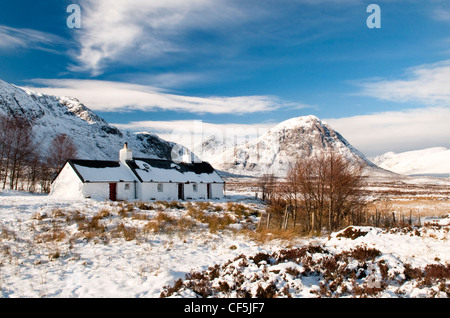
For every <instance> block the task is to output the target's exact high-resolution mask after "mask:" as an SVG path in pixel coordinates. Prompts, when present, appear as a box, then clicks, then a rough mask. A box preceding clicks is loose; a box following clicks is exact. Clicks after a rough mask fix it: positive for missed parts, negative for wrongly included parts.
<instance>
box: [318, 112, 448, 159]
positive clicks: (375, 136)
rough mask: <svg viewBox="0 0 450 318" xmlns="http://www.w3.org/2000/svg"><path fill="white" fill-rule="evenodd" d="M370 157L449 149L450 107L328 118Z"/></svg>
mask: <svg viewBox="0 0 450 318" xmlns="http://www.w3.org/2000/svg"><path fill="white" fill-rule="evenodd" d="M325 121H326V122H328V123H329V124H330V125H331V126H332V127H333V128H334V129H336V130H337V131H339V132H340V133H341V134H342V135H343V136H344V137H345V138H346V139H347V140H348V141H349V142H350V143H351V144H352V145H353V146H355V147H356V148H358V149H359V150H361V151H362V152H363V153H364V154H366V155H368V156H375V155H380V154H383V153H385V152H388V151H394V152H402V151H410V150H418V149H424V148H429V147H442V146H443V147H447V148H450V140H449V138H448V136H450V125H449V124H448V123H449V122H450V109H449V108H445V107H429V108H428V107H427V108H420V109H406V110H402V111H390V112H382V113H375V114H371V115H364V116H352V117H345V118H332V119H325Z"/></svg>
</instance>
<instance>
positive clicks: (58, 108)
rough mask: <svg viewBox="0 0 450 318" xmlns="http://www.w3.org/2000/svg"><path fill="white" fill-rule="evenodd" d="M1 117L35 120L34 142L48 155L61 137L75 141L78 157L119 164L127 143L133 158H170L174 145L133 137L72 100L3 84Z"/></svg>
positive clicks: (151, 137) (154, 137) (143, 136)
mask: <svg viewBox="0 0 450 318" xmlns="http://www.w3.org/2000/svg"><path fill="white" fill-rule="evenodd" d="M0 114H3V115H8V114H10V115H24V116H25V117H26V118H27V119H29V120H34V128H33V133H34V139H35V141H36V142H38V143H39V144H40V150H41V151H42V152H43V154H44V153H45V151H46V150H47V149H48V147H49V144H50V142H51V140H52V139H53V138H54V137H55V136H56V135H57V134H60V133H65V134H67V135H69V136H70V137H72V138H73V140H74V142H75V144H76V145H77V147H78V157H79V158H83V159H94V160H118V159H119V150H120V149H121V148H122V147H123V144H124V143H125V142H128V145H129V146H130V148H131V149H132V150H133V155H134V156H140V157H149V158H170V154H171V151H172V148H173V146H174V145H175V144H174V143H172V142H168V141H165V140H163V139H161V138H159V137H158V136H157V135H154V134H144V133H140V134H133V133H131V132H128V131H122V130H119V129H117V128H116V127H114V126H111V125H109V124H108V123H107V122H106V121H105V120H103V119H102V118H100V117H99V116H97V115H96V114H95V113H94V112H92V111H91V110H90V109H88V108H87V107H86V106H84V105H83V104H82V103H81V102H80V101H79V100H77V99H75V98H70V97H57V96H51V95H45V94H40V93H35V92H31V91H25V90H23V89H21V88H19V87H17V86H14V85H11V84H9V83H6V82H4V81H2V80H0Z"/></svg>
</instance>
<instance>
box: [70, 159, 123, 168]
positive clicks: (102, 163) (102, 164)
mask: <svg viewBox="0 0 450 318" xmlns="http://www.w3.org/2000/svg"><path fill="white" fill-rule="evenodd" d="M68 161H69V162H70V163H72V164H76V165H79V166H83V167H88V168H115V167H120V162H119V161H108V160H82V159H70V160H68Z"/></svg>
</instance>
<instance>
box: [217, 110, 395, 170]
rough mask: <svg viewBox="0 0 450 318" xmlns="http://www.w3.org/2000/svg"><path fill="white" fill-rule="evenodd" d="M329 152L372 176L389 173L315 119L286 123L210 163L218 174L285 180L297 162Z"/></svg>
mask: <svg viewBox="0 0 450 318" xmlns="http://www.w3.org/2000/svg"><path fill="white" fill-rule="evenodd" d="M326 151H333V152H335V153H339V154H341V155H343V156H344V157H345V158H347V159H348V160H349V161H350V162H352V163H355V164H356V163H358V164H362V165H363V166H364V167H365V168H366V170H370V171H371V172H372V173H376V172H379V173H386V171H384V170H383V169H380V168H379V167H377V166H376V165H375V164H373V163H372V162H370V161H369V160H368V159H367V158H366V157H365V156H364V155H363V154H362V153H361V152H359V151H358V150H357V149H355V148H354V147H353V146H351V145H350V143H349V142H348V141H347V140H345V138H344V137H342V136H341V135H340V134H339V133H338V132H336V131H335V130H333V129H332V128H331V127H330V126H329V125H328V124H327V123H325V122H323V121H321V120H320V119H319V118H317V117H315V116H304V117H297V118H292V119H289V120H286V121H284V122H282V123H280V124H278V125H276V126H275V127H273V128H272V129H270V130H269V131H268V132H266V133H265V134H263V135H262V136H260V137H259V138H256V139H254V140H251V141H249V142H247V143H244V144H242V145H238V146H236V147H233V148H228V149H227V150H226V151H224V152H223V153H222V154H219V155H216V156H215V157H214V158H213V159H211V161H210V162H211V163H212V164H213V165H214V167H216V168H217V169H219V170H222V171H225V172H228V173H232V174H237V175H250V176H259V175H262V174H264V173H273V174H275V175H277V176H285V175H286V173H287V171H288V169H289V167H290V165H293V164H294V163H295V162H296V161H297V159H298V158H301V157H309V156H311V155H314V154H316V153H320V152H326Z"/></svg>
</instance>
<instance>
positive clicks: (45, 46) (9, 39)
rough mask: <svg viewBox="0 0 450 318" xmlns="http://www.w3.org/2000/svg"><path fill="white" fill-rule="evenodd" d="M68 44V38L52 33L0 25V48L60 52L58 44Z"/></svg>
mask: <svg viewBox="0 0 450 318" xmlns="http://www.w3.org/2000/svg"><path fill="white" fill-rule="evenodd" d="M67 44H68V40H65V39H63V38H61V37H59V36H57V35H54V34H51V33H47V32H42V31H38V30H33V29H19V28H12V27H9V26H5V25H0V49H4V50H15V49H18V48H22V49H36V50H43V51H51V52H54V53H58V52H59V51H58V49H57V48H58V46H62V45H67ZM64 53H65V51H64Z"/></svg>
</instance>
